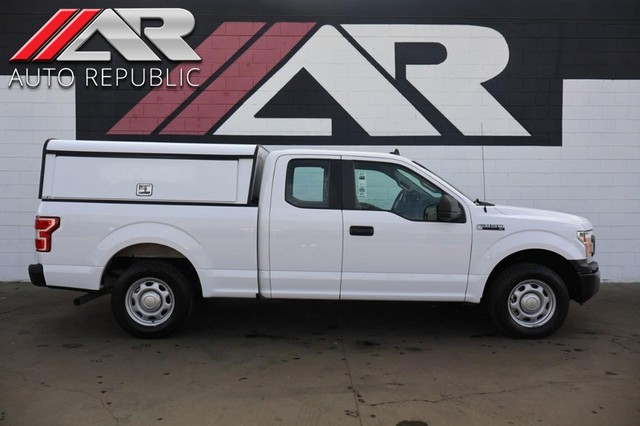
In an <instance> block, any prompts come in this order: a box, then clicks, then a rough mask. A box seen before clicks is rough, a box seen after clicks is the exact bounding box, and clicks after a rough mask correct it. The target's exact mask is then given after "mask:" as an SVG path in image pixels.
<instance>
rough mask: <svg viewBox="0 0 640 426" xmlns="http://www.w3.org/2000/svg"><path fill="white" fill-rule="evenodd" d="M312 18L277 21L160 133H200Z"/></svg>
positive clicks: (274, 61) (254, 81) (299, 35)
mask: <svg viewBox="0 0 640 426" xmlns="http://www.w3.org/2000/svg"><path fill="white" fill-rule="evenodd" d="M314 25H315V23H313V22H304V23H297V22H279V23H276V24H274V25H273V26H272V27H271V28H269V29H268V30H267V32H265V33H264V35H263V36H262V37H260V39H258V40H257V41H256V42H255V43H254V44H253V45H251V47H250V48H249V49H247V50H246V51H245V52H244V53H243V54H242V55H240V57H239V58H238V60H237V61H235V62H234V63H233V64H232V65H231V66H229V68H227V69H226V70H225V71H224V72H223V73H222V74H221V75H220V76H219V77H218V78H217V79H216V80H215V81H214V82H213V83H211V84H210V85H209V86H208V87H207V88H206V89H204V90H203V91H202V93H200V95H198V97H197V98H196V99H195V100H194V101H193V102H192V103H191V104H189V106H187V107H186V108H185V109H184V110H183V111H182V112H181V113H180V114H178V116H177V117H176V118H174V119H173V120H172V121H171V123H169V124H168V125H167V127H165V128H164V129H163V130H162V131H161V132H160V134H176V135H202V134H205V133H206V132H208V131H209V130H210V129H211V128H212V127H213V126H214V125H215V124H216V123H217V122H218V121H219V120H220V119H221V118H222V117H223V116H224V115H225V114H226V113H227V112H229V110H230V109H231V108H233V107H234V106H235V105H236V104H237V103H238V102H239V101H240V100H241V99H242V98H244V96H245V95H246V94H247V93H248V92H249V91H250V90H252V89H253V88H254V87H256V85H257V84H258V83H259V82H260V81H261V80H262V79H263V78H264V76H265V75H267V74H268V73H269V71H271V70H272V69H273V67H275V66H276V65H277V64H278V63H279V62H280V61H282V58H284V57H285V56H286V55H287V54H288V53H289V52H290V51H291V49H293V48H294V46H295V45H296V44H298V43H299V42H300V40H301V39H302V38H303V37H304V36H305V35H306V34H307V33H308V32H309V31H310V30H311V28H312V27H313V26H314Z"/></svg>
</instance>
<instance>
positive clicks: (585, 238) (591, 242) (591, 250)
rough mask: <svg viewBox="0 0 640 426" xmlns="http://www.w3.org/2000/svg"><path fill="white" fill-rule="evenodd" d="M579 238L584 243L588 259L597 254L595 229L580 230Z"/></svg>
mask: <svg viewBox="0 0 640 426" xmlns="http://www.w3.org/2000/svg"><path fill="white" fill-rule="evenodd" d="M578 239H579V240H580V242H581V243H582V244H583V245H584V252H585V256H586V257H587V259H589V258H591V257H593V255H594V254H596V237H595V236H594V235H593V231H578Z"/></svg>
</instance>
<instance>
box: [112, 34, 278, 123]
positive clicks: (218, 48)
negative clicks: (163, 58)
mask: <svg viewBox="0 0 640 426" xmlns="http://www.w3.org/2000/svg"><path fill="white" fill-rule="evenodd" d="M264 25H265V24H264V22H225V23H223V24H222V25H220V26H219V27H218V28H217V29H216V30H215V31H213V32H212V33H211V35H209V37H207V38H206V39H205V40H204V41H203V42H202V43H201V44H200V45H199V46H198V47H197V48H196V49H195V50H196V53H197V54H198V55H199V56H200V57H201V58H202V62H201V63H200V64H197V65H194V64H193V63H189V64H186V65H178V66H177V67H176V68H174V69H173V71H171V73H170V74H169V80H170V81H171V82H177V81H178V78H179V76H180V71H181V70H182V72H183V75H184V74H185V73H186V72H187V71H188V70H189V69H190V68H193V67H194V66H195V67H198V68H200V72H199V73H193V74H191V81H192V82H193V83H196V84H204V82H205V81H207V80H208V79H209V78H210V77H211V76H212V75H213V74H214V73H215V72H216V71H218V69H220V67H221V66H222V65H224V64H225V63H226V62H227V61H228V60H229V59H230V58H231V57H232V56H233V55H235V54H236V52H237V51H238V50H240V48H242V47H243V46H244V45H245V44H246V43H247V42H248V41H249V39H251V37H253V36H254V35H255V34H256V33H257V32H258V31H259V30H260V29H261V28H262V27H263V26H264ZM165 83H166V82H165ZM195 90H196V88H194V87H191V86H189V85H187V84H186V83H185V85H184V86H183V87H167V86H166V85H162V86H158V87H156V88H155V89H153V90H151V91H150V92H149V93H148V94H147V95H146V96H145V97H144V98H142V100H141V101H140V102H138V103H137V104H136V105H135V106H134V107H133V108H132V109H131V110H130V111H129V112H128V113H127V114H126V115H125V116H124V117H122V118H121V119H120V121H118V122H117V123H116V124H115V125H114V126H113V127H112V128H111V129H110V130H109V131H108V132H107V134H109V135H149V134H151V132H153V131H154V130H155V129H156V128H157V127H158V126H159V125H161V124H162V123H163V122H164V120H166V119H167V117H168V116H169V115H170V114H171V113H173V112H174V111H175V110H176V109H177V108H178V107H179V106H180V105H182V103H183V102H184V101H185V100H186V99H187V98H188V97H189V96H190V95H191V94H192V93H193V92H194V91H195Z"/></svg>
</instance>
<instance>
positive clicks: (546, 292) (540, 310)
mask: <svg viewBox="0 0 640 426" xmlns="http://www.w3.org/2000/svg"><path fill="white" fill-rule="evenodd" d="M488 305H489V312H490V314H491V317H492V319H493V321H494V322H495V323H496V325H497V326H498V327H499V328H500V329H501V330H502V331H503V332H504V333H505V334H507V335H509V336H512V337H518V338H528V339H538V338H543V337H546V336H549V335H550V334H552V333H554V332H555V331H556V330H557V329H558V328H559V327H560V326H561V325H562V323H563V322H564V320H565V318H566V317H567V313H568V311H569V292H568V290H567V287H566V285H565V284H564V282H563V281H562V278H560V276H559V275H558V274H556V273H555V272H554V271H553V270H551V269H549V268H547V267H545V266H542V265H538V264H534V263H519V264H516V265H512V266H510V267H508V268H507V269H505V270H504V271H502V272H501V273H500V274H499V275H498V276H497V277H496V279H495V281H494V282H493V283H492V286H491V288H490V291H489V300H488Z"/></svg>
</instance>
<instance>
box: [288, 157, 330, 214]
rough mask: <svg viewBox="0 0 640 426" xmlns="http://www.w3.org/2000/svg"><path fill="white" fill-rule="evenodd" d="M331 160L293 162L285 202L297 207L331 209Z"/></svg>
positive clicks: (289, 171) (289, 168) (291, 162)
mask: <svg viewBox="0 0 640 426" xmlns="http://www.w3.org/2000/svg"><path fill="white" fill-rule="evenodd" d="M329 164H330V162H329V160H292V161H290V162H289V165H288V167H287V182H286V188H285V200H286V201H287V203H289V204H291V205H294V206H296V207H303V208H316V209H328V208H329V170H330V169H329Z"/></svg>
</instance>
